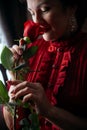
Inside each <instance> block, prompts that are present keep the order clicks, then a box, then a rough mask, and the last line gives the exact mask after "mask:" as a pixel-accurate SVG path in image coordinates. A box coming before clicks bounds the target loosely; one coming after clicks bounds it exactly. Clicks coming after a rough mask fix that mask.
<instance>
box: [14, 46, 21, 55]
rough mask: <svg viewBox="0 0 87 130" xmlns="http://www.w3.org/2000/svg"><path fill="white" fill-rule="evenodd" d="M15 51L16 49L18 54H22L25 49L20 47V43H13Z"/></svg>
mask: <svg viewBox="0 0 87 130" xmlns="http://www.w3.org/2000/svg"><path fill="white" fill-rule="evenodd" d="M12 49H13V51H15V52H16V53H17V54H18V55H22V53H23V49H22V48H21V47H19V46H18V45H13V47H12Z"/></svg>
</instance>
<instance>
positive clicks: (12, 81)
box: [6, 80, 22, 86]
mask: <svg viewBox="0 0 87 130" xmlns="http://www.w3.org/2000/svg"><path fill="white" fill-rule="evenodd" d="M21 82H22V81H20V80H7V81H6V83H7V85H8V86H10V85H17V84H19V83H21Z"/></svg>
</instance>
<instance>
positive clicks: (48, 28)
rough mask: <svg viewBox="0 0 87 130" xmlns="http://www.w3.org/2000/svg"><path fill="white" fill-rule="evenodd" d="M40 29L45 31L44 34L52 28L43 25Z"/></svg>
mask: <svg viewBox="0 0 87 130" xmlns="http://www.w3.org/2000/svg"><path fill="white" fill-rule="evenodd" d="M40 27H41V28H42V29H43V30H44V32H48V31H49V30H50V29H51V27H50V26H46V25H44V26H43V25H41V26H40Z"/></svg>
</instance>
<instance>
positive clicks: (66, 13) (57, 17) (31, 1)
mask: <svg viewBox="0 0 87 130" xmlns="http://www.w3.org/2000/svg"><path fill="white" fill-rule="evenodd" d="M27 6H28V10H29V11H30V13H31V15H32V19H33V21H34V22H36V23H39V24H40V25H41V26H42V27H43V28H44V29H45V32H44V34H43V38H44V39H45V40H46V41H49V40H52V41H54V40H56V39H58V38H61V37H62V36H64V35H66V33H67V28H68V22H69V18H70V16H71V14H72V12H71V9H70V8H67V9H66V10H64V9H63V6H62V4H61V3H60V1H59V0H27Z"/></svg>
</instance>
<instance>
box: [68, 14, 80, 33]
mask: <svg viewBox="0 0 87 130" xmlns="http://www.w3.org/2000/svg"><path fill="white" fill-rule="evenodd" d="M69 26H70V32H75V31H77V28H78V25H77V20H76V18H75V16H74V15H72V16H71V18H70V19H69Z"/></svg>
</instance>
